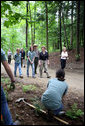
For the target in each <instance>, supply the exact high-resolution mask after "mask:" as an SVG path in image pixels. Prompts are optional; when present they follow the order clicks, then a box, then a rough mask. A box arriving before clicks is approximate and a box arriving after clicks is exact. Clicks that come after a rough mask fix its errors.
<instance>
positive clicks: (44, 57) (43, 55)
mask: <svg viewBox="0 0 85 126" xmlns="http://www.w3.org/2000/svg"><path fill="white" fill-rule="evenodd" d="M41 49H42V51H41V52H40V55H39V66H40V78H42V70H43V68H44V70H45V71H46V75H47V78H50V76H49V74H48V71H47V65H49V59H48V57H49V56H48V52H47V51H45V49H46V48H45V46H42V48H41Z"/></svg>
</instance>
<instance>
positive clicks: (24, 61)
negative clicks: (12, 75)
mask: <svg viewBox="0 0 85 126" xmlns="http://www.w3.org/2000/svg"><path fill="white" fill-rule="evenodd" d="M23 67H25V59H23Z"/></svg>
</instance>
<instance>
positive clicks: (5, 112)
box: [1, 86, 15, 125]
mask: <svg viewBox="0 0 85 126" xmlns="http://www.w3.org/2000/svg"><path fill="white" fill-rule="evenodd" d="M1 114H2V117H3V121H4V123H5V125H15V124H14V123H13V120H12V116H11V113H10V110H9V108H8V104H7V100H6V97H5V94H4V91H3V88H2V86H1Z"/></svg>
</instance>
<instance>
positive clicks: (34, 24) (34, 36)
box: [34, 1, 36, 43]
mask: <svg viewBox="0 0 85 126" xmlns="http://www.w3.org/2000/svg"><path fill="white" fill-rule="evenodd" d="M35 20H36V1H35V8H34V43H35Z"/></svg>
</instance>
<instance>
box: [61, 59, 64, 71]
mask: <svg viewBox="0 0 85 126" xmlns="http://www.w3.org/2000/svg"><path fill="white" fill-rule="evenodd" d="M61 69H64V60H63V59H61Z"/></svg>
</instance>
